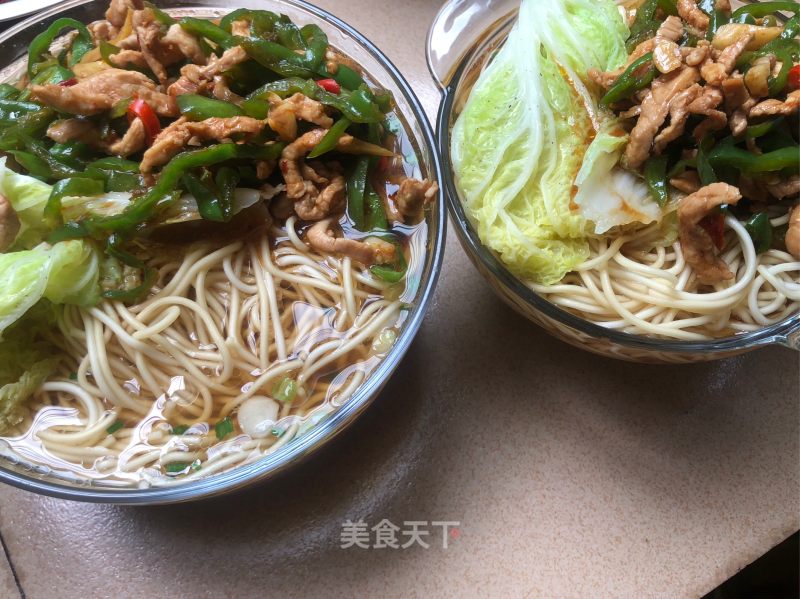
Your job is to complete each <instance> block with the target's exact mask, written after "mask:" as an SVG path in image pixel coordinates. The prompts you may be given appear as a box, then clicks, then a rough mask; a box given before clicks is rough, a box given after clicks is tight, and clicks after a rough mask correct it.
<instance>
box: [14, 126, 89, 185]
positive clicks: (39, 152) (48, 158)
mask: <svg viewBox="0 0 800 599" xmlns="http://www.w3.org/2000/svg"><path fill="white" fill-rule="evenodd" d="M20 139H21V140H22V143H23V144H24V145H25V148H26V149H27V150H28V151H29V152H30V153H31V154H33V155H34V156H36V157H37V158H39V159H40V160H43V161H44V162H46V163H47V166H48V167H50V170H51V171H52V172H53V177H54V178H56V179H66V178H69V177H74V176H75V175H77V174H78V170H77V169H75V168H73V167H71V166H70V165H68V164H66V163H64V162H62V161H61V160H59V159H58V158H57V157H56V156H54V155H53V154H52V152H51V151H50V150H49V149H48V148H47V147H46V146H45V145H44V144H43V143H42V142H40V141H37V140H35V139H33V138H32V137H31V136H29V135H27V134H24V133H23V134H21V135H20Z"/></svg>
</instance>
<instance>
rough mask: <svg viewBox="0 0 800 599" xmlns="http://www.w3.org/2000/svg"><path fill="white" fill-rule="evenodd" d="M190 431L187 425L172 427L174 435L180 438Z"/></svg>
mask: <svg viewBox="0 0 800 599" xmlns="http://www.w3.org/2000/svg"><path fill="white" fill-rule="evenodd" d="M188 430H189V427H188V426H187V425H185V424H179V425H178V426H173V427H172V434H173V435H176V436H180V435H182V434H184V433H185V432H186V431H188Z"/></svg>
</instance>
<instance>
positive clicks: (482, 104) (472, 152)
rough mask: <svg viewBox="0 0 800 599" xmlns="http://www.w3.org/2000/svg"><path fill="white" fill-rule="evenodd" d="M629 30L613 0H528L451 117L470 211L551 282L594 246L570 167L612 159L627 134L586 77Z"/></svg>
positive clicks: (494, 238)
mask: <svg viewBox="0 0 800 599" xmlns="http://www.w3.org/2000/svg"><path fill="white" fill-rule="evenodd" d="M627 37H628V29H627V26H626V25H625V23H624V21H623V19H622V17H621V15H620V14H619V12H618V10H617V7H616V4H615V3H614V2H613V0H524V1H523V2H522V5H521V6H520V11H519V18H518V21H517V23H516V25H515V26H514V29H513V30H512V31H511V33H510V34H509V37H508V39H507V41H506V43H505V44H504V46H503V47H502V49H501V50H500V51H499V52H498V54H497V55H496V56H495V57H494V59H493V60H492V61H491V63H490V64H489V65H488V67H487V68H486V69H485V71H484V72H483V73H482V74H481V76H480V78H479V79H478V81H477V83H476V84H475V86H474V88H473V90H472V92H471V95H470V98H469V100H468V101H467V103H466V105H465V107H464V110H463V111H462V113H461V115H460V116H459V118H458V120H457V122H456V124H455V126H454V128H453V131H452V147H451V154H452V158H453V167H454V171H455V175H456V183H457V186H458V188H459V191H460V194H461V198H462V200H463V202H464V205H465V208H466V211H467V214H468V215H469V217H470V219H471V220H472V222H473V223H474V224H475V225H476V228H477V231H478V234H479V236H480V238H481V240H482V241H483V243H484V244H486V245H487V246H488V247H489V248H491V249H492V250H494V251H495V252H496V253H498V254H499V255H500V257H501V259H502V260H503V262H504V263H505V264H506V265H507V266H508V267H509V269H510V270H511V271H512V272H513V273H514V274H515V275H517V276H519V277H521V278H523V279H526V280H531V281H533V282H536V283H540V284H546V285H547V284H553V283H556V282H558V281H559V280H561V279H562V278H563V276H564V275H565V274H566V273H567V272H569V271H570V270H572V269H574V268H575V267H576V266H577V265H578V264H580V263H581V262H583V261H584V260H585V259H586V258H587V257H588V255H589V244H588V241H587V237H588V235H590V234H591V226H590V225H589V223H587V220H586V218H585V216H584V215H583V214H581V211H580V210H579V207H578V205H577V204H576V203H575V202H574V198H575V195H576V194H577V193H578V192H579V191H580V190H579V188H578V186H577V185H576V178H577V176H578V174H579V172H581V171H582V170H583V172H584V178H586V179H589V178H590V175H591V177H592V178H596V177H597V176H598V171H600V172H602V171H604V170H605V171H608V170H610V169H611V168H613V167H614V165H616V163H617V162H618V158H619V155H620V153H621V151H622V149H623V148H624V144H625V141H626V139H627V138H626V137H625V136H624V132H623V133H622V134H620V132H619V128H615V127H613V123H611V121H613V120H614V116H613V114H611V113H610V112H607V111H605V110H602V109H600V108H598V105H597V98H596V96H597V90H591V89H590V87H587V84H586V83H585V82H586V81H587V71H588V70H589V69H590V68H596V69H600V70H611V69H614V68H616V67H618V66H620V65H621V64H623V63H624V61H625V59H626V57H627V52H626V49H625V40H626V38H627ZM593 145H595V146H596V149H595V150H592V151H591V152H590V151H589V150H590V148H591V147H592V146H593ZM595 163H596V165H595Z"/></svg>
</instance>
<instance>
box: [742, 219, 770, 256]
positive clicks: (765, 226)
mask: <svg viewBox="0 0 800 599" xmlns="http://www.w3.org/2000/svg"><path fill="white" fill-rule="evenodd" d="M744 228H745V229H747V232H748V233H750V238H751V239H752V240H753V245H755V249H756V254H763V253H764V252H766V251H767V250H768V249H769V248H770V247H772V237H773V235H772V225H771V224H770V222H769V215H768V214H767V213H766V212H761V213H759V214H756V215H755V216H754V217H752V218H751V219H750V220H748V221H747V222H746V223H745V225H744Z"/></svg>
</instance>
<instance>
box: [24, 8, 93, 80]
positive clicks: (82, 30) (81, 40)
mask: <svg viewBox="0 0 800 599" xmlns="http://www.w3.org/2000/svg"><path fill="white" fill-rule="evenodd" d="M64 29H76V30H77V31H78V35H77V37H76V38H75V39H74V40H73V42H72V57H71V59H70V63H69V64H70V66H72V65H75V64H77V63H78V62H80V60H81V59H82V58H83V57H84V55H85V54H86V53H87V52H88V51H89V50H91V49H93V48H94V42H93V41H92V34H91V33H89V29H88V28H87V27H86V25H84V24H83V23H81V22H80V21H76V20H75V19H68V18H61V19H56V20H55V21H54V22H53V23H52V24H51V25H50V27H48V28H47V29H46V30H45V31H43V32H42V33H40V34H39V35H37V36H36V37H35V38H34V39H33V41H32V42H31V45H30V46H28V76H29V77H31V78H33V76H34V75H35V73H34V70H33V66H34V65H35V64H36V63H38V62H41V59H42V56H44V55H45V54H46V53H47V52H48V51H49V50H50V45H51V44H52V43H53V41H54V40H55V39H56V38H57V37H58V36H59V35H60V34H61V32H62V30H64Z"/></svg>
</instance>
